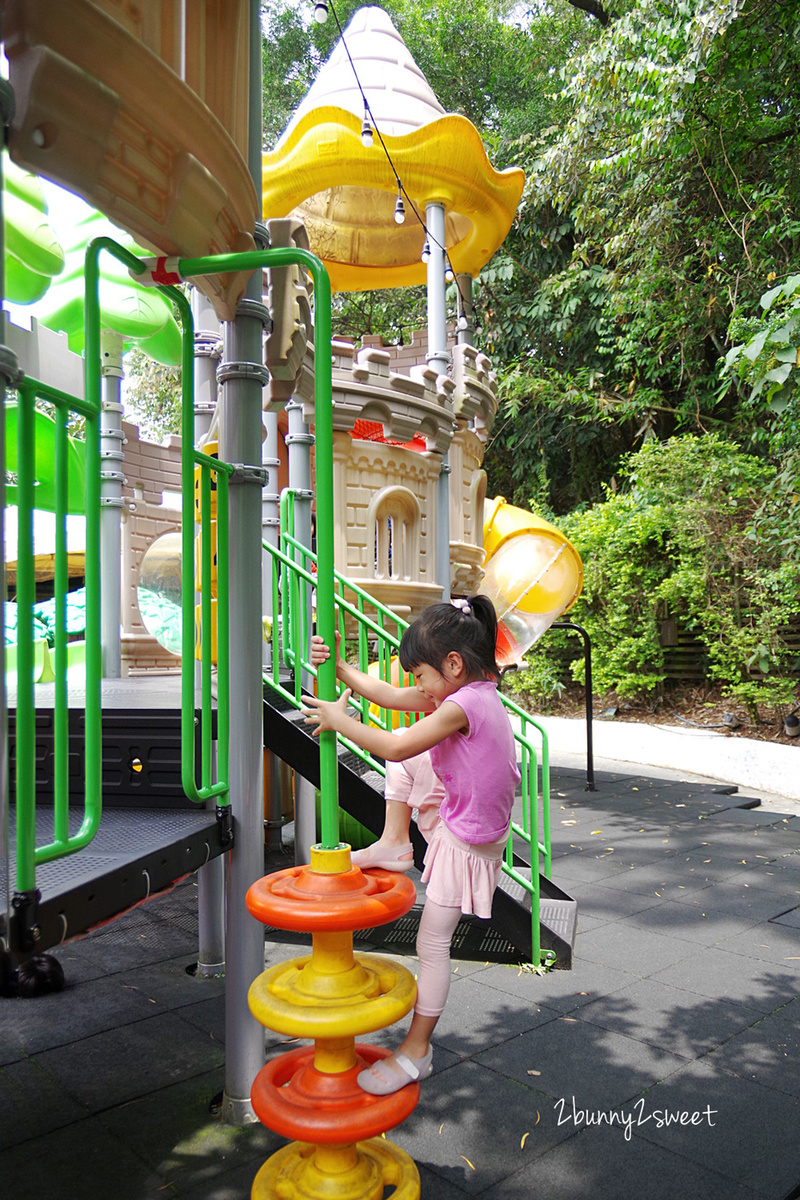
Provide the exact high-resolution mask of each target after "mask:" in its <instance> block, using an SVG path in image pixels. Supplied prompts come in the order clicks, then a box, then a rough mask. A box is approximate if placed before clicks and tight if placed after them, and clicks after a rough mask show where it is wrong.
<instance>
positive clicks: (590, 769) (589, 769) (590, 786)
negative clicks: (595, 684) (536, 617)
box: [550, 621, 597, 792]
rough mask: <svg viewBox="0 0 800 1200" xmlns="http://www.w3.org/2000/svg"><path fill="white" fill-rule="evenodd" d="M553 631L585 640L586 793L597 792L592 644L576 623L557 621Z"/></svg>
mask: <svg viewBox="0 0 800 1200" xmlns="http://www.w3.org/2000/svg"><path fill="white" fill-rule="evenodd" d="M550 628H551V629H574V631H575V632H576V633H579V634H580V635H581V637H582V638H583V663H584V675H585V679H586V789H585V790H586V791H587V792H596V791H597V788H596V787H595V783H594V746H593V741H592V720H593V704H592V643H591V642H590V640H589V635H588V633H587V632H586V630H585V629H584V628H583V626H582V625H576V624H575V622H574V621H555V622H554V623H553V624H552V625H551V626H550Z"/></svg>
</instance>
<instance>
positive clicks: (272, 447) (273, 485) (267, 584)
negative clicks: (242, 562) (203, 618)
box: [261, 409, 281, 669]
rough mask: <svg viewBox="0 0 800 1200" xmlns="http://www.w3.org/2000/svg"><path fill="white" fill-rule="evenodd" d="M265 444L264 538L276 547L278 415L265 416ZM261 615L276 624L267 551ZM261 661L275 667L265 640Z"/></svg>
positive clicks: (277, 527) (268, 645)
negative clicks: (274, 621)
mask: <svg viewBox="0 0 800 1200" xmlns="http://www.w3.org/2000/svg"><path fill="white" fill-rule="evenodd" d="M264 434H265V436H264V442H263V445H262V447H261V462H262V464H263V466H264V470H265V471H266V473H267V484H266V487H265V488H264V490H263V492H262V493H261V537H262V540H263V541H265V542H266V543H267V545H268V546H275V547H277V546H278V544H279V542H280V491H279V488H278V468H279V467H280V465H281V460H280V458H279V457H278V414H277V412H273V411H272V410H271V409H268V410H267V412H265V413H264ZM261 580H262V582H261V594H262V611H263V614H264V616H265V617H268V618H269V619H270V620H273V619H274V618H275V617H276V616H277V614H276V613H274V612H273V611H272V559H271V557H270V556H269V554H267V553H266V552H265V551H262V554H261ZM261 657H262V662H263V664H264V668H265V669H266V668H268V667H270V666H272V644H271V643H270V642H266V641H263V640H262V643H261Z"/></svg>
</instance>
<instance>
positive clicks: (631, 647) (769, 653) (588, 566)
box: [517, 434, 800, 704]
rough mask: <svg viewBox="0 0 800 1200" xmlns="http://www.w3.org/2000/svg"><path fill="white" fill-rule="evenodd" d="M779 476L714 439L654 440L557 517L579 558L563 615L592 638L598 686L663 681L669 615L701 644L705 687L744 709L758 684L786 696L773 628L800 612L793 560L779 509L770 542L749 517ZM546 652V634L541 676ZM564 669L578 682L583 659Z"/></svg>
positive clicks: (650, 686)
mask: <svg viewBox="0 0 800 1200" xmlns="http://www.w3.org/2000/svg"><path fill="white" fill-rule="evenodd" d="M775 476H776V471H775V469H774V468H773V467H771V466H769V465H768V464H767V463H766V462H764V460H762V459H760V458H757V457H755V456H753V455H748V454H744V453H742V452H741V451H740V450H739V449H738V448H737V447H736V446H735V445H734V444H732V443H731V442H728V441H725V440H724V439H722V438H720V437H718V436H716V435H714V434H706V435H703V436H701V437H693V436H689V435H687V436H683V437H676V438H672V439H670V440H669V441H667V442H656V441H651V442H649V443H647V444H646V445H645V446H643V447H642V449H641V450H639V451H638V452H637V453H635V454H631V455H629V456H628V458H627V460H626V461H625V464H624V466H623V469H622V471H621V472H620V480H621V483H620V485H619V486H618V490H617V491H616V492H613V491H611V490H609V491H608V493H607V497H606V499H605V501H603V502H602V503H601V504H595V505H594V506H593V507H591V508H589V509H588V510H586V511H584V512H574V513H571V514H570V515H569V516H567V517H565V518H563V519H562V520H561V521H560V526H561V528H562V529H563V531H564V533H565V534H566V535H567V536H568V537H569V538H570V539H571V540H572V541H573V542H574V543H575V545H576V547H577V549H578V551H579V553H580V555H581V557H582V559H583V563H584V569H585V573H586V574H585V582H584V590H583V593H582V595H581V597H580V599H579V601H578V603H577V604H576V605H575V607H574V608H573V609H572V610H571V612H570V614H569V616H570V618H571V619H573V620H575V621H577V622H578V623H579V624H581V625H583V626H584V627H585V629H586V630H587V632H588V633H589V636H590V637H591V640H592V671H593V677H594V690H595V691H596V692H598V693H603V692H606V691H611V690H614V691H616V693H617V695H618V696H620V697H645V696H648V695H652V694H653V693H654V692H657V691H658V690H659V689H660V688H661V686H662V685H663V683H664V681H665V678H666V671H665V663H664V648H663V646H662V645H661V636H660V635H661V626H662V622H663V621H664V620H665V619H666V618H667V617H668V616H675V617H676V618H677V619H678V620H679V621H680V622H681V623H682V624H683V625H684V627H686V628H687V629H688V630H690V631H692V632H693V634H694V636H695V637H697V638H699V639H700V640H701V641H702V643H703V645H704V647H705V650H706V654H707V675H708V679H709V682H716V683H720V684H722V685H723V686H724V687H725V688H726V689H727V690H729V691H730V692H731V693H732V694H741V699H742V700H743V701H745V702H747V703H749V704H752V703H754V700H753V696H754V695H756V694H757V692H758V687H757V686H756V685H757V684H758V682H759V680H761V679H763V680H764V681H765V682H768V683H769V685H770V687H769V689H768V690H769V691H770V696H772V695H773V694H775V695H777V694H778V693H780V694H781V695H788V694H789V693H790V692H791V683H790V682H789V681H788V674H789V669H790V665H791V661H790V660H791V655H790V652H789V651H788V649H787V647H786V645H785V643H784V642H783V640H782V638H781V636H780V632H779V630H780V627H781V626H783V625H785V623H786V621H787V619H788V618H789V617H790V616H791V615H793V614H794V613H797V612H798V611H800V572H798V565H797V562H796V559H795V555H794V554H793V553H791V554H789V556H788V557H787V550H789V551H793V550H794V548H795V545H796V543H794V542H787V540H786V539H782V538H781V537H780V529H776V528H775V524H776V522H777V523H779V522H780V520H781V515H780V512H779V511H778V510H773V512H772V513H771V514H770V516H771V522H772V525H771V529H772V536H771V537H769V538H764V537H763V536H760V535H759V532H758V526H757V524H756V522H757V520H758V521H763V516H764V501H765V496H768V495H769V488H770V485H771V483H772V482H773V481H774V478H775ZM791 515H793V514H790V516H791ZM787 519H789V518H788V517H787ZM548 637H549V635H548ZM536 652H537V651H536V650H534V651H532V652H531V654H530V655H529V658H531V657H532V655H533V654H534V653H536ZM539 656H541V658H542V659H543V660H544V661H543V662H539V661H538V657H539ZM548 657H549V658H550V660H551V661H552V659H553V656H552V653H550V652H549V651H548V649H547V638H546V639H545V641H544V643H543V644H542V646H541V647H540V648H539V650H538V654H537V662H536V666H535V670H536V672H538V676H539V677H540V678H542V679H546V678H547V668H546V666H545V662H546V661H547V660H548ZM572 673H573V676H574V678H576V679H578V680H582V678H583V657H582V655H581V656H580V657H576V658H575V659H574V660H573V662H572ZM524 682H525V681H524V677H523V676H520V679H519V680H518V683H517V687H522V686H523V685H524ZM765 698H766V697H765Z"/></svg>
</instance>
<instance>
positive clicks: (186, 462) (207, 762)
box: [84, 237, 233, 807]
mask: <svg viewBox="0 0 800 1200" xmlns="http://www.w3.org/2000/svg"><path fill="white" fill-rule="evenodd" d="M101 251H106V252H107V253H109V254H111V255H112V256H113V257H114V258H116V259H117V260H118V261H119V262H121V263H122V264H123V265H124V266H126V267H127V268H128V270H129V271H132V272H133V273H134V274H135V275H142V274H143V273H144V272H145V271H146V269H147V263H145V262H143V261H142V259H140V258H138V257H137V256H136V255H135V254H132V253H131V252H130V250H126V249H125V247H124V246H120V245H118V244H117V243H116V242H115V241H113V240H112V239H111V238H106V237H101V238H94V239H93V240H92V241H91V242H90V243H89V245H88V246H87V248H86V273H85V282H86V291H85V313H84V316H85V323H86V393H87V396H97V398H98V406H99V397H100V364H101V354H100V329H101V322H100V301H99V257H100V253H101ZM156 287H157V289H158V291H160V292H161V293H162V294H163V295H164V296H166V297H167V299H168V300H170V301H172V303H173V304H175V305H176V306H177V308H178V310H179V311H180V314H181V325H182V337H181V492H182V497H181V559H182V563H181V566H182V570H181V645H182V649H183V653H182V655H181V781H182V784H183V790H184V791H185V793H186V795H187V796H188V798H189V799H190V800H192V801H194V802H195V803H196V804H200V803H204V802H205V801H206V800H210V799H214V800H216V803H217V805H218V807H225V806H226V805H228V803H229V796H228V765H229V764H228V712H229V697H230V688H229V679H228V620H227V602H228V578H227V565H228V555H227V535H228V521H227V514H228V506H227V501H228V486H227V485H228V479H229V477H230V475H231V474H232V472H233V467H231V466H230V465H229V464H227V463H223V462H219V461H218V460H217V459H215V458H210V457H209V456H208V455H205V454H203V453H201V452H200V451H197V450H195V449H194V448H193V447H194V428H193V419H194V322H193V319H192V310H191V306H190V304H189V301H188V299H187V298H186V296H185V295H184V294H183V292H182V291H180V290H179V289H178V288H176V287H172V286H170V285H168V284H160V283H159V284H156ZM196 466H197V467H198V468H199V469H200V474H201V482H200V496H201V519H200V530H201V551H200V562H201V582H200V591H201V596H202V600H201V617H202V628H203V630H204V634H203V637H202V638H201V667H200V676H201V689H200V692H201V694H200V704H199V710H200V712H199V722H200V747H201V749H200V781H199V783H198V782H197V764H196V762H195V720H196V707H197V706H196V701H195V678H194V663H195V660H194V658H193V656H192V653H191V650H190V647H191V646H193V645H194V640H195V639H194V630H195V586H196V585H195V578H194V524H195V521H194V472H195V467H196ZM212 473H214V474H215V475H216V481H217V538H218V543H219V545H218V554H217V559H218V593H219V595H218V600H217V727H218V738H217V755H218V758H217V776H218V778H217V780H216V781H215V780H214V779H213V778H212V740H213V711H212V710H213V703H214V700H213V695H212V689H213V678H212V649H213V647H212V637H211V627H212V606H211V587H210V581H211V556H212V552H213V550H212V546H211V541H210V537H211V534H210V529H211V526H210V495H211V482H210V481H211V474H212ZM88 474H89V472H88V470H87V479H88ZM223 550H224V553H223ZM87 592H88V583H87ZM87 606H88V599H87ZM87 640H88V639H87Z"/></svg>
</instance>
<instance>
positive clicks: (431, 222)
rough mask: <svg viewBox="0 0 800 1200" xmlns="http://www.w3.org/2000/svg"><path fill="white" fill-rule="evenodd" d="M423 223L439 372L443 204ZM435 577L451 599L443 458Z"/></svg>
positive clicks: (433, 352) (442, 355)
mask: <svg viewBox="0 0 800 1200" xmlns="http://www.w3.org/2000/svg"><path fill="white" fill-rule="evenodd" d="M425 223H426V225H427V228H428V233H429V234H430V237H429V238H428V247H429V249H430V254H429V256H428V356H427V361H428V365H429V366H431V367H433V369H434V370H435V371H436V372H437V374H439V375H446V374H447V370H448V367H449V366H450V355H449V353H448V351H447V309H446V306H445V278H444V272H445V255H444V236H445V232H444V205H443V204H427V205H426V206H425ZM436 578H437V582H438V583H439V584H440V585H441V589H442V599H443V600H449V599H450V464H449V462H448V457H447V454H445V455H444V456H443V457H442V466H441V470H440V472H439V482H438V486H437V489H436Z"/></svg>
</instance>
